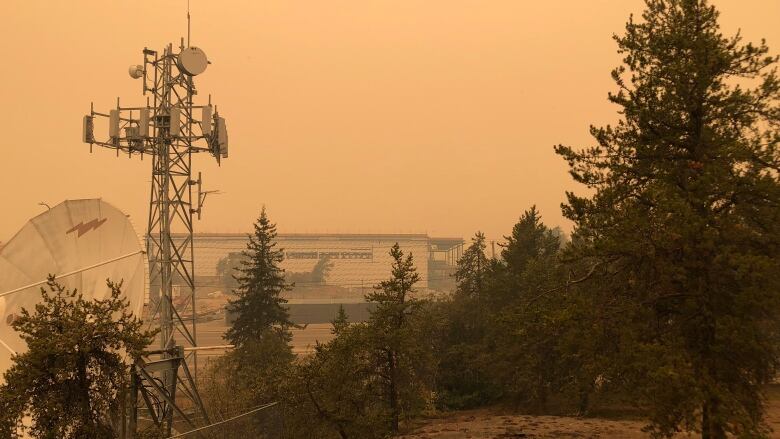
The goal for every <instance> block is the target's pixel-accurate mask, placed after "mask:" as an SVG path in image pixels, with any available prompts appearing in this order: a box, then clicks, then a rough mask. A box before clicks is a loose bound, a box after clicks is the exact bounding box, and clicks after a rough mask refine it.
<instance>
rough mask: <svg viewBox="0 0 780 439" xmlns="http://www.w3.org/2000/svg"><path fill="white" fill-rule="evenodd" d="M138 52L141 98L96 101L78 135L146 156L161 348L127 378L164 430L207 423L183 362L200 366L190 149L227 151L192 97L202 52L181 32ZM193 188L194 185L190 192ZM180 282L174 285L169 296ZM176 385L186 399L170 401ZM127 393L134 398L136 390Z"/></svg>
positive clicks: (197, 202) (221, 134)
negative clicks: (101, 135)
mask: <svg viewBox="0 0 780 439" xmlns="http://www.w3.org/2000/svg"><path fill="white" fill-rule="evenodd" d="M143 58H144V63H143V65H133V66H131V67H130V69H129V73H130V76H131V77H132V78H134V79H142V82H143V94H144V95H146V96H147V99H146V101H147V102H146V106H142V107H123V106H120V104H119V99H117V106H116V108H115V109H112V110H110V111H109V112H108V114H105V113H99V112H96V111H94V108H93V109H92V110H91V111H90V114H89V115H87V116H84V131H83V141H84V142H86V143H89V144H90V151H91V150H92V145H98V146H101V147H104V148H109V149H114V150H116V152H117V155H119V154H120V153H121V154H127V155H128V156H140V157H143V156H144V155H149V156H151V158H152V178H151V190H150V201H149V220H148V227H147V237H146V247H147V255H148V259H149V286H150V294H149V307H148V312H147V313H146V314H147V315H146V320H147V321H148V322H149V323H150V325H158V327H159V329H160V332H159V335H158V337H159V344H158V348H159V349H158V350H156V351H153V352H152V354H153V355H152V356H151V357H150V358H147V359H146V360H140V361H139V363H138V364H137V365H136V367H135V368H134V376H136V378H133V382H132V383H131V384H132V386H131V387H135V388H137V390H138V391H139V392H141V394H142V396H143V398H141V400H140V401H142V402H144V403H145V407H143V406H142V407H140V409H141V410H146V411H147V412H148V414H149V415H150V416H149V417H150V418H151V419H152V420H153V421H154V423H155V424H157V427H158V428H160V429H162V430H163V431H164V432H165V433H166V434H168V435H170V432H171V431H172V428H173V423H174V415H177V418H179V417H180V418H182V421H183V422H184V423H186V424H187V425H189V426H190V427H192V428H194V427H195V426H196V425H195V422H194V418H193V417H192V416H191V415H192V414H194V413H197V412H200V413H198V414H200V415H201V419H203V420H205V421H206V422H208V416H207V414H206V412H205V409H204V408H203V404H202V402H201V400H200V396H199V395H198V391H197V386H196V383H195V380H194V379H193V376H192V374H191V373H190V369H189V366H188V364H192V365H193V366H194V370H195V371H197V357H196V353H195V352H196V350H195V349H193V348H195V347H197V331H196V326H197V325H196V323H197V319H196V314H197V313H196V311H197V310H196V307H195V275H194V270H195V265H194V249H193V219H194V216H195V215H196V214H197V216H198V217H200V213H201V210H202V200H203V197H202V196H201V183H202V181H201V178H200V174H198V179H197V180H194V179H193V172H192V156H193V154H198V153H206V154H210V155H212V156H213V157H214V158H215V159H216V160H217V162H219V161H220V160H221V159H222V158H225V157H227V151H228V144H227V131H226V128H225V120H224V119H223V118H222V117H220V116H219V114H218V112H217V111H216V108H214V107H212V105H211V102H210V98H209V102H208V103H207V104H205V105H195V103H194V97H195V96H196V95H197V90H196V88H195V84H194V77H195V76H197V75H199V74H201V73H203V72H204V71H205V70H206V67H207V66H208V64H209V62H208V60H207V58H206V55H205V53H204V52H203V51H202V50H201V49H199V48H197V47H185V46H184V39H182V42H181V45H180V46H179V48H178V51H175V50H174V48H173V45H172V44H169V45H168V46H167V47H166V48H165V49H164V50H163V52H162V54H159V53H158V52H156V51H154V50H150V49H147V48H144V50H143ZM97 119H101V120H106V119H107V121H108V138H107V139H106V140H97V139H96V138H95V135H94V131H95V121H96V120H97ZM195 187H196V188H195ZM193 189H197V194H195V196H193ZM177 291H180V294H179V295H178V297H176V298H175V297H174V296H175V295H176V294H175V293H176V292H177ZM174 299H176V300H174ZM185 353H186V354H185ZM179 369H181V371H182V372H183V374H182V375H181V376H180V375H179ZM177 388H178V389H180V390H181V391H180V392H179V393H180V394H181V395H182V396H183V397H185V398H187V399H189V400H190V403H188V404H179V403H177ZM133 397H135V400H138V398H137V395H131V399H133ZM182 407H186V410H185V409H183V408H182ZM138 408H139V407H135V406H134V407H132V408H131V410H133V413H132V414H131V416H130V418H131V424H132V423H134V422H137V410H138ZM193 410H194V412H193ZM131 430H132V428H131Z"/></svg>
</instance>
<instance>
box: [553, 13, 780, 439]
mask: <svg viewBox="0 0 780 439" xmlns="http://www.w3.org/2000/svg"><path fill="white" fill-rule="evenodd" d="M717 19H718V12H717V11H716V10H715V8H714V7H712V6H711V5H709V4H708V2H707V1H706V0H646V10H645V12H644V13H643V15H642V19H641V20H640V21H635V20H634V19H633V18H632V19H630V20H629V22H628V23H627V25H626V32H625V34H624V35H622V36H616V37H615V40H616V41H617V44H618V47H619V52H620V53H621V54H622V55H623V56H624V65H622V66H621V67H618V68H617V69H615V70H614V71H613V74H612V76H613V78H614V80H615V82H616V84H617V87H618V92H617V93H614V94H610V95H609V100H610V101H611V102H613V103H615V104H617V105H618V106H619V107H620V113H621V115H622V120H620V122H619V123H618V124H617V125H616V126H607V127H604V128H595V127H593V128H591V132H592V134H593V136H594V138H595V140H596V145H595V146H593V147H590V148H587V149H584V150H574V149H572V148H570V147H566V146H558V147H557V148H556V151H557V152H558V154H560V155H562V156H563V157H564V158H565V159H566V160H567V162H568V163H569V166H570V168H571V169H570V173H571V175H572V176H573V177H574V179H575V180H576V181H578V182H580V183H583V184H584V185H586V186H587V187H588V188H590V189H591V190H592V191H593V192H592V193H593V195H592V196H584V197H583V196H577V195H574V194H571V193H570V194H568V203H567V204H566V205H565V206H564V214H565V216H566V217H568V218H570V219H571V220H573V221H574V222H575V224H576V233H575V236H574V237H573V245H572V247H571V248H572V251H571V252H570V253H569V256H570V257H572V258H575V259H578V260H580V261H586V262H587V265H588V266H589V267H588V268H586V269H585V270H584V274H585V275H584V276H582V277H580V278H579V279H578V280H582V282H589V281H588V280H587V279H588V278H589V277H590V278H591V279H594V280H595V281H594V282H589V283H582V285H581V286H582V287H583V289H585V288H587V287H590V288H591V289H598V291H600V292H599V293H598V294H597V295H598V296H599V297H602V298H603V300H602V301H601V302H600V303H598V304H597V305H596V306H597V308H596V309H597V311H598V313H600V314H601V315H606V316H609V315H612V316H620V317H622V321H623V322H624V323H625V324H627V325H631V326H625V327H623V328H622V329H621V331H620V333H621V334H622V335H621V338H620V339H619V340H616V342H618V343H620V345H621V347H620V349H619V350H620V352H621V353H622V354H621V355H622V357H621V358H620V362H619V363H618V362H616V364H620V365H621V366H623V371H622V372H620V376H621V377H622V378H623V379H627V380H629V381H630V387H632V388H635V389H637V392H638V395H639V396H640V397H641V398H642V399H641V401H642V403H643V405H645V406H646V407H648V409H649V412H650V413H649V414H650V417H651V425H650V427H649V430H650V431H651V432H652V433H653V434H654V436H656V437H660V436H670V435H672V434H673V433H674V432H675V431H677V430H679V429H684V430H697V431H700V432H701V435H702V438H705V439H722V438H725V437H726V436H727V434H729V433H731V434H733V435H735V436H738V437H763V436H765V435H766V433H767V428H766V425H765V423H764V422H763V421H762V413H763V403H762V389H763V387H762V386H763V385H764V384H766V383H767V382H769V381H770V380H771V379H772V378H773V377H774V376H775V374H776V372H777V366H778V358H780V352H778V344H777V335H778V333H780V322H779V321H778V319H779V318H780V294H778V291H780V277H779V276H778V273H780V252H779V250H780V233H779V232H780V208H779V207H778V206H780V185H778V172H779V171H780V157H779V156H778V144H780V130H779V128H778V127H780V107H779V106H778V102H779V101H780V83H779V82H778V79H777V76H776V74H775V65H776V62H777V57H773V56H768V49H767V47H766V45H765V44H764V43H763V42H762V43H761V44H758V45H753V44H745V43H743V42H742V41H741V38H740V36H739V34H737V35H736V36H733V37H724V36H723V35H722V34H721V32H720V30H719V26H718V20H717ZM629 322H631V323H629Z"/></svg>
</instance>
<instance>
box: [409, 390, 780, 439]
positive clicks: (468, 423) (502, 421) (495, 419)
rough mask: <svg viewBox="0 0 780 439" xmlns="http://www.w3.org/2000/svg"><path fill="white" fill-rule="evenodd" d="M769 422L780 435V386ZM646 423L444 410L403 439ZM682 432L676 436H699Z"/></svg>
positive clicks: (609, 430)
mask: <svg viewBox="0 0 780 439" xmlns="http://www.w3.org/2000/svg"><path fill="white" fill-rule="evenodd" d="M767 394H768V399H769V400H768V410H767V422H768V424H769V426H770V427H772V428H773V429H774V430H775V432H774V433H773V435H772V436H771V437H773V438H780V385H773V386H771V387H770V388H769V389H768V391H767ZM644 425H645V422H644V421H643V420H642V419H638V418H636V417H630V416H621V417H614V416H612V417H567V416H532V415H523V414H514V413H509V412H507V411H506V410H504V409H497V408H493V409H480V410H468V411H458V412H449V413H442V414H441V416H437V417H434V418H428V419H422V420H420V421H418V422H417V423H416V424H415V425H414V426H413V427H411V428H410V430H411V431H410V432H409V433H407V434H405V435H402V436H400V438H402V439H456V438H457V439H468V438H471V439H483V438H484V439H508V438H529V439H530V438H534V439H548V438H549V439H553V438H556V439H558V438H560V439H569V438H582V439H586V438H588V439H589V438H604V439H639V438H647V437H649V435H648V434H647V433H644V432H642V427H643V426H644ZM696 437H698V436H697V435H688V434H679V435H677V436H675V438H679V439H684V438H696Z"/></svg>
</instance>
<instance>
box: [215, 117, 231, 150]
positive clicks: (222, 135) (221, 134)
mask: <svg viewBox="0 0 780 439" xmlns="http://www.w3.org/2000/svg"><path fill="white" fill-rule="evenodd" d="M217 143H218V144H219V153H220V154H221V155H222V158H227V156H228V134H227V126H225V118H224V117H220V118H218V119H217Z"/></svg>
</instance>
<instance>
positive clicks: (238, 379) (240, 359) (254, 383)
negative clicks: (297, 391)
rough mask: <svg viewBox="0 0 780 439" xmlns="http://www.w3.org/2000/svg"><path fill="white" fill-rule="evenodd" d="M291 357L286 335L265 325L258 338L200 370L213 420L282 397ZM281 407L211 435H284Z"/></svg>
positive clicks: (237, 422)
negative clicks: (266, 329)
mask: <svg viewBox="0 0 780 439" xmlns="http://www.w3.org/2000/svg"><path fill="white" fill-rule="evenodd" d="M294 359H295V356H294V354H293V353H292V349H291V347H290V345H289V343H288V342H287V340H286V338H285V337H280V334H279V333H278V332H276V331H273V330H269V331H267V332H266V333H264V334H263V335H262V336H261V337H260V338H259V339H257V340H252V341H249V342H247V343H245V344H244V345H243V347H242V348H241V349H237V350H234V351H232V352H230V353H228V354H226V355H225V356H223V357H221V358H218V359H217V360H216V361H214V362H213V363H212V364H210V365H209V366H208V367H207V368H206V371H205V372H204V373H201V374H200V375H199V382H200V383H199V391H200V393H201V397H202V399H203V403H204V404H205V406H206V409H207V410H208V412H209V414H210V415H211V417H212V418H213V419H212V420H214V421H221V420H224V419H228V418H230V417H232V416H235V415H237V414H240V413H245V412H247V411H249V410H251V409H253V408H255V407H258V406H261V405H263V404H266V403H270V402H277V401H281V400H284V398H285V395H284V393H285V391H286V387H287V384H286V381H285V377H286V375H287V374H288V373H289V370H290V368H291V367H292V363H293V361H294ZM280 410H281V407H274V408H270V409H267V410H263V411H260V412H258V413H257V414H254V415H251V416H248V417H245V418H242V419H239V420H236V421H232V422H229V423H226V424H223V425H222V426H220V427H219V428H218V429H216V430H215V431H212V432H211V435H212V436H211V437H214V438H236V439H241V438H246V437H263V438H273V437H286V436H284V431H285V428H287V427H286V426H285V420H286V419H285V417H284V416H282V415H280V413H279V412H280Z"/></svg>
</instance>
